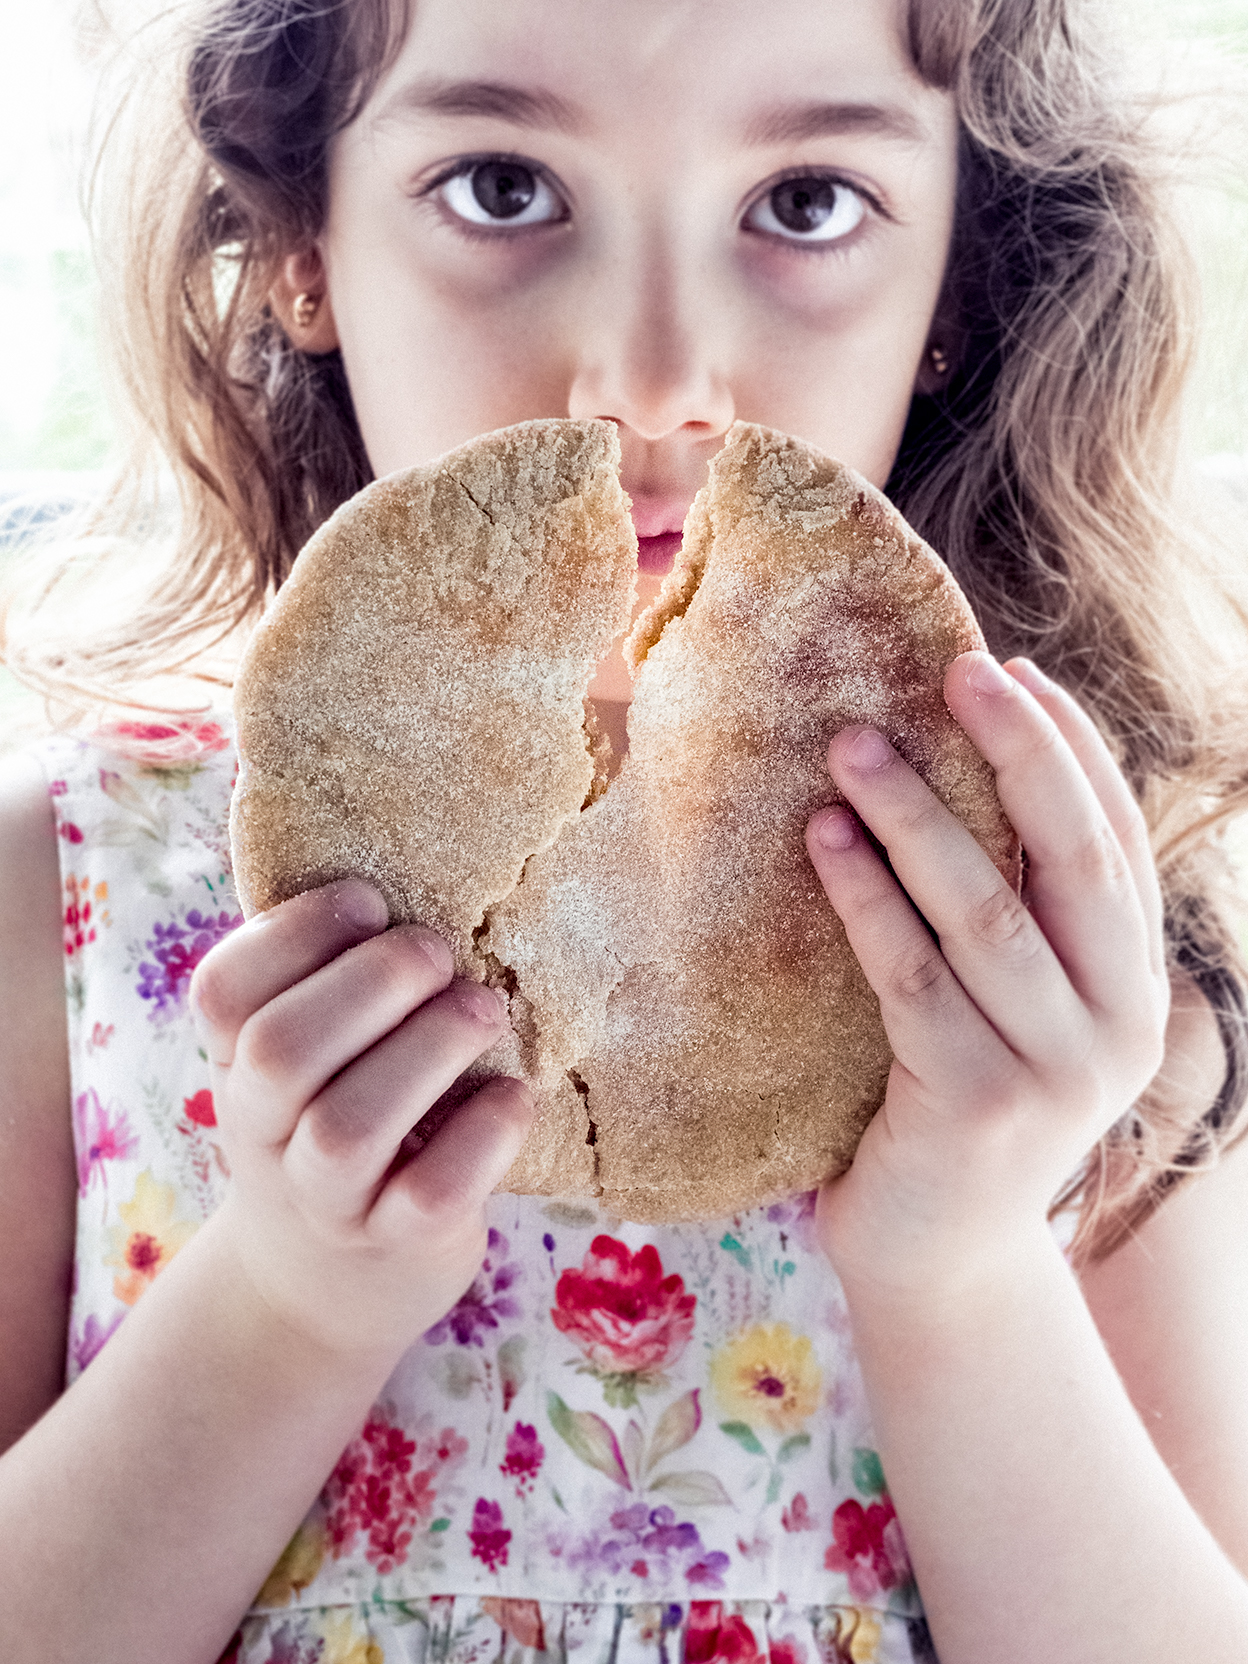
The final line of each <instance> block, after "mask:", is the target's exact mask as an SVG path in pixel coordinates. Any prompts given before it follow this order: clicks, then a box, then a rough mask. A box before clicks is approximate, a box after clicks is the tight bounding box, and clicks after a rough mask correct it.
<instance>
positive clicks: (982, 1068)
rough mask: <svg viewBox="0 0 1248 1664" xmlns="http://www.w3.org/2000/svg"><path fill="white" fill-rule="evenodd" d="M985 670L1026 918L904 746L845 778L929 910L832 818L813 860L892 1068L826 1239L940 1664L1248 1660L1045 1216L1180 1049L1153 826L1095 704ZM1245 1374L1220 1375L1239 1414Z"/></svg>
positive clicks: (1210, 1564)
mask: <svg viewBox="0 0 1248 1664" xmlns="http://www.w3.org/2000/svg"><path fill="white" fill-rule="evenodd" d="M977 662H982V661H978V660H977V659H966V660H962V661H959V663H958V665H957V666H955V667H954V669H953V671H952V672H951V674H950V678H949V681H948V683H947V689H946V691H947V695H948V698H949V702H950V706H951V708H952V709H953V711H954V714H955V715H956V716H957V717H958V720H959V721H960V722H962V724H963V726H964V727H966V728H967V730H968V731H969V732H970V733H971V736H972V738H973V739H974V740H975V742H976V744H977V745H978V746H979V747H980V749H981V751H982V752H983V753H984V755H985V756H986V757H987V758H988V759H989V761H990V762H991V763H992V764H993V766H994V767H995V768H996V770H997V776H998V785H999V789H1000V791H1001V795H1002V801H1003V802H1004V803H1005V806H1006V809H1007V811H1008V813H1009V814H1010V818H1011V819H1012V820H1013V821H1014V824H1015V825H1016V826H1017V827H1018V828H1019V830H1020V833H1021V835H1022V837H1023V841H1024V843H1025V844H1026V846H1027V849H1028V852H1029V855H1030V858H1031V862H1030V869H1029V888H1028V898H1027V899H1028V905H1027V906H1025V907H1020V906H1018V904H1017V903H1016V902H1014V901H1013V899H1012V898H1011V897H1010V894H1009V891H1008V889H1007V888H1006V887H1005V886H1004V884H1003V883H1002V881H1001V880H1000V878H999V876H998V875H996V873H995V869H993V868H992V867H991V864H990V863H988V862H987V859H986V857H983V856H982V855H981V854H979V853H977V846H975V845H974V844H973V841H972V840H970V839H969V837H968V836H967V835H966V834H965V832H964V831H963V830H962V829H961V828H959V827H958V826H957V823H956V822H954V821H953V820H952V817H949V816H948V815H947V814H946V812H945V811H944V810H943V809H942V808H941V807H940V806H939V805H938V804H937V803H936V802H935V800H934V799H933V798H932V796H931V794H930V793H929V792H927V790H926V788H924V787H923V786H922V785H921V783H920V782H918V780H917V778H916V777H915V776H914V775H913V774H912V773H911V771H910V770H909V769H907V768H906V766H905V765H904V764H903V763H902V762H901V761H900V759H898V758H897V757H896V755H895V754H890V755H888V756H885V757H883V758H882V759H881V760H878V761H875V762H869V761H867V759H866V758H856V757H855V755H854V754H853V749H852V748H853V742H854V740H855V738H856V735H854V734H852V733H851V734H847V735H842V736H840V737H839V738H838V739H837V740H836V741H834V743H833V747H832V751H831V755H830V765H831V767H832V771H833V774H834V777H835V778H836V780H837V783H838V785H840V786H841V787H842V789H843V790H844V792H845V794H846V796H847V797H848V798H849V799H850V800H851V802H852V803H853V804H854V807H855V808H856V809H857V811H858V812H859V814H861V816H862V818H863V820H864V821H866V823H867V824H868V825H869V826H870V827H871V829H872V831H873V832H875V833H876V835H877V836H878V837H879V838H880V839H881V840H882V842H883V843H884V844H885V846H886V847H887V849H888V852H889V857H890V860H891V862H892V865H893V867H894V869H895V871H896V873H897V876H898V878H899V879H900V880H901V883H902V884H904V885H905V887H906V891H908V893H909V896H910V897H911V898H913V902H914V906H913V907H912V906H911V903H910V901H909V900H907V896H906V894H905V893H903V891H902V890H901V889H900V888H899V886H898V884H897V883H896V882H894V880H893V879H892V878H891V877H890V875H889V874H888V872H887V870H886V869H885V867H884V866H883V864H882V863H881V862H880V861H879V860H878V859H877V858H876V856H875V855H874V853H873V852H872V850H871V848H870V846H869V844H868V843H867V841H866V840H865V839H864V838H863V837H862V836H861V833H858V832H857V831H856V830H855V827H854V825H853V823H852V821H851V820H850V818H849V817H847V816H846V815H845V814H844V813H843V812H838V811H831V812H826V813H825V814H823V815H821V816H820V817H817V819H816V821H815V822H814V823H812V829H811V834H810V838H809V844H810V848H811V854H812V859H813V860H814V862H815V865H816V867H817V868H818V870H819V872H820V876H821V878H822V879H823V882H824V885H825V888H826V889H827V891H828V894H829V897H830V899H831V900H832V902H833V904H834V905H835V906H836V907H837V910H838V912H839V913H840V914H841V917H842V919H843V921H844V923H845V926H846V930H847V932H848V934H849V937H850V940H851V942H852V943H853V946H854V948H855V951H856V952H857V954H858V956H859V958H860V960H861V961H862V963H863V967H864V970H865V971H866V973H867V976H868V978H869V980H870V981H871V983H872V985H873V986H874V987H875V988H876V991H877V992H878V993H879V994H880V998H881V1008H882V1010H883V1013H884V1018H885V1023H886V1026H887V1027H888V1030H889V1035H890V1038H891V1039H892V1042H893V1048H894V1052H895V1054H896V1057H897V1061H896V1062H895V1063H894V1066H893V1070H892V1074H891V1076H890V1082H889V1088H888V1095H887V1098H886V1101H885V1105H884V1108H883V1109H882V1110H881V1112H880V1114H879V1115H878V1116H877V1117H876V1120H875V1121H874V1122H873V1123H872V1125H871V1127H870V1128H869V1129H868V1133H867V1135H866V1137H864V1139H863V1142H862V1146H861V1147H860V1149H859V1153H858V1157H857V1158H856V1159H855V1162H854V1165H853V1167H851V1169H850V1171H849V1173H848V1174H847V1175H845V1177H844V1178H842V1179H840V1180H837V1181H835V1182H834V1183H833V1184H831V1185H830V1186H828V1187H826V1188H825V1191H824V1194H823V1196H822V1198H821V1203H820V1228H821V1231H822V1235H823V1239H824V1243H825V1246H826V1247H827V1249H828V1252H829V1254H830V1257H831V1258H832V1260H833V1263H834V1265H835V1266H836V1268H837V1270H838V1272H839V1273H840V1275H841V1279H842V1282H843V1284H844V1286H845V1290H846V1296H847V1299H848V1301H849V1307H850V1313H851V1318H852V1321H853V1325H854V1334H855V1340H856V1343H857V1346H858V1352H859V1358H860V1360H861V1364H862V1369H863V1374H864V1380H865V1383H866V1388H867V1393H868V1397H869V1400H870V1403H871V1407H872V1412H873V1416H874V1419H875V1425H876V1431H877V1436H878V1440H879V1448H880V1454H881V1458H882V1462H883V1466H884V1470H885V1473H886V1475H887V1477H888V1482H889V1489H890V1492H891V1494H892V1497H893V1500H894V1503H895V1505H896V1508H897V1512H898V1517H899V1519H900V1521H901V1524H902V1528H903V1530H904V1532H905V1536H906V1541H907V1545H908V1548H909V1552H910V1555H911V1559H912V1561H913V1564H914V1568H915V1572H916V1575H917V1578H918V1583H919V1587H920V1590H921V1592H922V1595H923V1599H924V1604H925V1607H926V1609H927V1613H928V1618H929V1622H930V1624H931V1627H932V1633H933V1636H934V1639H935V1642H936V1646H937V1650H938V1652H939V1654H940V1657H941V1660H942V1664H1000V1661H1001V1660H1004V1659H1009V1660H1010V1664H1033V1661H1034V1664H1040V1661H1041V1660H1044V1661H1045V1664H1048V1661H1050V1660H1053V1659H1061V1660H1062V1664H1162V1660H1168V1659H1170V1658H1172V1657H1173V1656H1174V1655H1175V1647H1176V1644H1181V1648H1182V1650H1183V1652H1184V1654H1185V1655H1190V1656H1192V1657H1199V1658H1201V1659H1202V1660H1204V1661H1208V1664H1223V1661H1225V1664H1231V1661H1232V1660H1237V1659H1240V1658H1242V1657H1244V1656H1246V1655H1248V1586H1246V1585H1245V1583H1244V1581H1243V1579H1242V1578H1241V1576H1240V1575H1239V1574H1238V1572H1237V1571H1236V1570H1235V1568H1234V1567H1233V1566H1232V1564H1231V1563H1230V1561H1229V1560H1228V1559H1227V1557H1226V1554H1225V1553H1224V1552H1223V1550H1222V1548H1221V1547H1220V1546H1219V1544H1218V1542H1217V1541H1216V1540H1215V1539H1214V1537H1213V1536H1212V1534H1211V1533H1210V1531H1209V1530H1208V1528H1207V1527H1206V1525H1205V1523H1204V1522H1203V1520H1202V1519H1201V1517H1200V1514H1199V1513H1198V1512H1197V1509H1196V1508H1195V1507H1193V1505H1192V1502H1191V1501H1190V1500H1189V1498H1188V1497H1187V1496H1186V1495H1185V1494H1184V1492H1183V1490H1182V1489H1181V1488H1180V1486H1179V1484H1178V1483H1176V1480H1175V1478H1174V1476H1173V1475H1172V1474H1171V1472H1170V1470H1169V1468H1168V1467H1167V1466H1166V1463H1165V1462H1164V1461H1163V1459H1162V1457H1161V1455H1160V1454H1159V1453H1158V1450H1157V1447H1156V1446H1155V1445H1154V1443H1153V1442H1152V1440H1150V1438H1149V1436H1148V1434H1147V1432H1146V1431H1145V1428H1144V1425H1143V1423H1142V1422H1141V1420H1140V1417H1139V1416H1138V1414H1137V1413H1136V1411H1135V1409H1134V1408H1133V1406H1132V1403H1131V1400H1130V1398H1129V1396H1128V1393H1127V1391H1126V1389H1125V1388H1124V1386H1123V1384H1122V1381H1121V1380H1120V1379H1119V1376H1118V1374H1117V1373H1116V1371H1115V1369H1114V1366H1113V1364H1112V1362H1111V1360H1110V1356H1109V1353H1108V1352H1107V1350H1106V1347H1105V1344H1104V1343H1103V1341H1102V1339H1101V1336H1100V1334H1099V1333H1098V1331H1097V1328H1096V1326H1095V1324H1094V1322H1093V1320H1092V1316H1091V1314H1090V1312H1089V1309H1088V1306H1087V1304H1086V1302H1085V1300H1084V1298H1083V1295H1082V1293H1081V1291H1080V1288H1079V1286H1078V1283H1077V1282H1076V1280H1075V1278H1074V1276H1073V1275H1072V1273H1071V1272H1070V1271H1069V1269H1068V1268H1067V1266H1066V1264H1065V1262H1064V1260H1063V1259H1062V1256H1061V1255H1060V1253H1059V1252H1058V1250H1057V1249H1056V1247H1055V1245H1054V1243H1053V1240H1052V1238H1051V1235H1050V1233H1049V1231H1048V1229H1047V1226H1046V1225H1045V1220H1044V1214H1045V1208H1046V1205H1047V1200H1048V1198H1049V1197H1050V1196H1052V1195H1053V1194H1055V1192H1056V1191H1057V1189H1058V1187H1059V1185H1060V1183H1061V1182H1062V1180H1063V1179H1064V1177H1065V1175H1066V1173H1067V1172H1069V1171H1071V1170H1072V1169H1073V1168H1074V1166H1075V1165H1076V1163H1077V1161H1078V1160H1079V1159H1080V1158H1081V1156H1082V1154H1083V1152H1084V1151H1085V1150H1086V1149H1087V1148H1088V1147H1089V1146H1090V1144H1091V1143H1092V1142H1093V1141H1094V1140H1095V1139H1096V1138H1097V1137H1099V1136H1100V1134H1101V1133H1102V1132H1104V1131H1105V1130H1106V1129H1107V1128H1108V1126H1109V1125H1110V1124H1112V1122H1113V1121H1114V1120H1116V1119H1117V1118H1118V1116H1119V1115H1120V1114H1122V1113H1123V1112H1124V1111H1125V1109H1126V1108H1127V1107H1128V1106H1129V1105H1130V1104H1131V1103H1132V1102H1133V1101H1134V1099H1135V1098H1136V1097H1137V1096H1138V1095H1139V1093H1140V1092H1141V1091H1142V1090H1143V1088H1144V1087H1145V1085H1146V1084H1147V1083H1148V1081H1149V1079H1150V1078H1151V1076H1152V1075H1153V1074H1154V1072H1155V1071H1156V1069H1157V1066H1158V1063H1159V1061H1160V1059H1161V1054H1162V1034H1163V1029H1164V1023H1165V1017H1166V1007H1167V998H1168V989H1167V987H1166V983H1165V976H1164V964H1163V955H1162V951H1161V908H1160V898H1159V894H1158V892H1157V889H1156V883H1155V878H1154V876H1153V873H1152V868H1151V863H1150V861H1149V859H1148V850H1147V839H1146V837H1145V834H1144V828H1143V824H1142V821H1141V819H1140V817H1139V815H1138V811H1137V810H1136V808H1135V806H1134V804H1133V802H1132V801H1131V799H1130V796H1129V793H1128V792H1127V790H1126V787H1125V786H1124V785H1123V783H1122V781H1121V778H1120V777H1119V776H1118V774H1117V772H1116V770H1114V768H1113V765H1112V763H1111V762H1110V759H1109V757H1108V754H1107V753H1106V752H1105V751H1104V748H1103V747H1102V746H1101V745H1100V742H1099V740H1098V739H1097V738H1096V736H1095V733H1094V731H1093V730H1092V728H1091V725H1090V724H1088V723H1087V721H1086V719H1085V718H1083V717H1082V716H1081V714H1080V713H1078V711H1077V709H1076V708H1075V707H1074V705H1073V703H1072V702H1070V701H1069V700H1066V699H1065V698H1064V696H1062V695H1060V694H1059V693H1058V692H1057V690H1056V689H1052V688H1049V687H1046V686H1045V685H1044V684H1043V683H1042V682H1033V681H1032V679H1031V676H1030V675H1029V673H1028V671H1027V667H1023V666H1020V667H1018V675H1019V679H1020V680H1022V678H1023V677H1024V676H1026V677H1027V686H1028V687H1033V686H1034V687H1035V688H1036V696H1035V697H1033V696H1032V695H1031V694H1030V693H1028V692H1025V691H1023V690H1022V689H1021V688H1019V687H1017V686H1015V687H1013V688H1012V689H1009V688H1007V689H1005V690H1003V691H1000V692H995V693H994V692H992V691H991V689H990V688H983V687H980V688H976V686H975V685H974V682H972V681H971V680H969V675H968V673H969V672H970V671H971V670H973V669H974V668H975V666H976V664H977ZM864 765H865V766H864ZM825 824H830V827H831V830H832V832H833V839H832V842H831V843H830V844H827V843H824V842H822V841H821V839H820V831H821V828H822V827H823V825H825ZM838 834H839V837H838ZM915 907H917V908H919V909H920V910H921V912H922V914H923V917H924V918H925V919H926V920H927V921H928V922H929V923H930V924H931V926H932V927H933V929H934V930H935V932H936V935H937V942H936V943H933V941H932V939H931V937H930V936H929V935H928V932H927V930H926V929H925V927H924V924H923V921H922V919H920V918H919V917H918V916H917V915H916V913H915V911H914V908H915ZM1171 1205H1173V1204H1171ZM1163 1212H1164V1210H1163ZM1208 1246H1209V1244H1208V1242H1206V1247H1208ZM1244 1255H1245V1247H1244V1245H1243V1240H1242V1236H1241V1239H1240V1244H1239V1246H1238V1250H1237V1258H1238V1261H1239V1262H1240V1263H1242V1260H1243V1258H1244ZM1194 1259H1195V1261H1197V1262H1199V1263H1194V1264H1192V1265H1189V1267H1188V1269H1189V1271H1190V1272H1191V1273H1192V1274H1194V1275H1197V1276H1204V1275H1207V1274H1210V1273H1214V1274H1216V1271H1215V1268H1214V1267H1211V1266H1210V1265H1208V1264H1207V1263H1205V1259H1204V1257H1203V1256H1202V1255H1201V1254H1200V1252H1199V1251H1197V1252H1196V1253H1195V1255H1194ZM1225 1361H1226V1360H1225V1359H1221V1360H1217V1363H1216V1367H1219V1368H1220V1367H1222V1366H1223V1365H1224V1364H1225ZM1236 1387H1238V1388H1239V1390H1240V1392H1241V1393H1242V1378H1241V1379H1240V1380H1239V1381H1235V1380H1231V1381H1227V1382H1225V1383H1222V1384H1219V1386H1218V1387H1217V1389H1216V1391H1217V1392H1218V1393H1219V1394H1221V1395H1222V1398H1223V1401H1224V1402H1226V1403H1229V1402H1230V1398H1231V1395H1233V1394H1234V1392H1235V1390H1236ZM1188 1390H1189V1393H1190V1392H1191V1390H1192V1387H1191V1383H1190V1381H1189V1383H1188ZM1208 1390H1209V1383H1207V1382H1203V1383H1197V1384H1196V1386H1195V1391H1194V1397H1193V1398H1189V1404H1190V1403H1192V1402H1195V1403H1197V1404H1199V1403H1200V1402H1201V1401H1202V1398H1203V1397H1204V1396H1206V1395H1207V1393H1208ZM1187 1414H1188V1417H1189V1421H1190V1417H1191V1412H1190V1410H1189V1411H1188V1412H1187ZM1240 1416H1241V1418H1242V1411H1241V1412H1240ZM1238 1436H1239V1437H1240V1438H1241V1439H1242V1437H1243V1433H1242V1431H1241V1432H1240V1434H1239V1435H1238ZM1179 1637H1181V1643H1178V1642H1177V1638H1179Z"/></svg>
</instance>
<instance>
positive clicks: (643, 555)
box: [632, 496, 689, 577]
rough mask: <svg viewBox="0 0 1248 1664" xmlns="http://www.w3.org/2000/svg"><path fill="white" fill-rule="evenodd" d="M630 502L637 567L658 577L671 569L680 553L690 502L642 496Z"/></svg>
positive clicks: (681, 499)
mask: <svg viewBox="0 0 1248 1664" xmlns="http://www.w3.org/2000/svg"><path fill="white" fill-rule="evenodd" d="M632 504H633V508H632V513H633V529H634V531H635V532H636V533H637V569H638V571H639V572H648V573H651V574H652V575H654V576H657V577H661V576H663V575H664V574H665V573H667V572H670V571H671V569H672V567H673V566H674V565H675V562H676V557H677V555H679V553H680V545H681V534H682V532H683V530H684V525H685V515H686V514H687V513H688V512H689V504H688V503H687V502H685V501H684V499H683V498H673V497H665V498H658V497H650V498H646V497H643V496H636V497H634V498H633V499H632Z"/></svg>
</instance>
